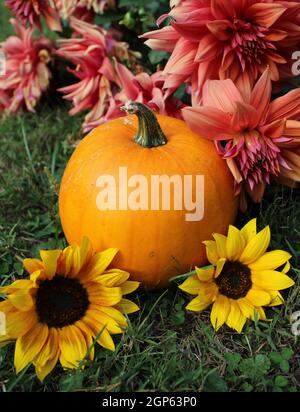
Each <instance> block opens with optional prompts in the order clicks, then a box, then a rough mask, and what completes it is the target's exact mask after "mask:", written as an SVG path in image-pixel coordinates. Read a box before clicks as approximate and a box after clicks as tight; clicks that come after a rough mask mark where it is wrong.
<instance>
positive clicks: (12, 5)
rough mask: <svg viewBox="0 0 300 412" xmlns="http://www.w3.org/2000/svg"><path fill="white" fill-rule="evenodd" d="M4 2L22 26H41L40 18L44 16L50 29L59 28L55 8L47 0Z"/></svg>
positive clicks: (56, 29) (13, 0) (11, 0)
mask: <svg viewBox="0 0 300 412" xmlns="http://www.w3.org/2000/svg"><path fill="white" fill-rule="evenodd" d="M5 4H6V6H7V7H8V8H9V9H10V10H11V11H12V13H13V14H14V15H15V16H16V17H17V19H18V20H20V21H21V22H22V24H23V25H24V26H26V25H27V24H29V25H30V26H36V27H38V28H41V21H40V18H41V17H44V19H45V21H46V23H47V25H48V27H49V28H50V29H51V30H55V31H60V30H61V24H60V18H59V15H58V13H57V10H56V9H55V7H53V4H52V2H50V1H48V0H5Z"/></svg>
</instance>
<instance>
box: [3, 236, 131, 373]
mask: <svg viewBox="0 0 300 412" xmlns="http://www.w3.org/2000/svg"><path fill="white" fill-rule="evenodd" d="M116 253H117V250H116V249H107V250H105V251H104V252H100V253H94V252H93V249H92V247H91V244H90V242H89V241H88V240H87V239H84V240H83V241H82V244H81V246H75V245H72V246H68V247H67V248H66V249H64V250H48V251H46V250H42V251H40V255H41V260H39V259H25V260H24V262H23V263H24V266H25V268H26V270H27V271H28V272H29V273H30V278H29V279H21V280H17V281H15V282H14V283H12V284H11V285H9V286H5V287H2V288H1V289H0V292H1V293H4V294H5V295H6V296H7V299H6V300H4V301H3V302H1V303H0V310H1V311H2V312H4V314H5V316H6V335H4V336H0V346H4V345H6V344H7V343H9V342H11V341H16V346H15V360H14V363H15V368H16V372H17V373H19V372H20V371H22V370H23V369H24V368H25V367H26V366H27V365H28V364H29V363H31V362H32V363H33V364H34V366H35V370H36V374H37V376H38V378H39V379H40V380H43V379H44V378H45V377H46V376H47V375H48V374H49V373H50V372H51V371H52V370H53V368H54V367H55V365H56V363H57V362H58V360H59V361H60V363H61V365H62V367H63V368H69V369H73V368H78V366H80V362H81V361H82V360H83V359H84V358H85V357H86V356H87V355H89V357H90V359H91V360H93V358H94V348H93V339H96V340H97V343H99V344H100V345H101V346H103V347H104V348H107V349H109V350H112V351H114V350H115V345H114V342H113V340H112V337H111V335H113V334H118V333H123V332H124V330H125V328H126V326H127V320H126V317H125V316H124V315H123V313H133V312H135V311H137V310H138V306H137V305H136V304H134V303H133V302H131V301H129V300H127V299H124V298H123V296H124V295H126V294H128V293H131V292H133V291H134V290H135V289H137V287H138V285H139V283H138V282H133V281H129V280H128V278H129V274H128V273H127V272H123V271H121V270H119V269H107V267H108V266H109V265H110V263H111V262H112V260H113V258H114V256H115V255H116Z"/></svg>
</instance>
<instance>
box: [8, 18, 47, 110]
mask: <svg viewBox="0 0 300 412" xmlns="http://www.w3.org/2000/svg"><path fill="white" fill-rule="evenodd" d="M11 23H12V25H13V26H14V29H15V32H16V36H11V37H9V38H8V39H7V40H6V41H5V42H4V43H2V44H1V48H2V50H3V52H4V55H5V57H6V72H5V74H4V75H3V76H0V90H1V94H0V107H1V106H2V108H4V109H5V110H6V111H8V112H16V111H18V110H19V109H20V108H21V107H22V106H25V107H26V108H27V110H29V111H34V108H35V106H36V104H37V102H38V101H39V99H40V97H41V95H42V93H43V92H44V91H45V90H46V89H47V87H48V85H49V81H50V78H51V73H50V70H49V68H48V63H49V62H50V60H51V54H52V52H53V45H52V43H51V42H50V41H49V40H48V39H46V38H44V37H40V38H38V39H33V38H32V34H33V29H32V28H27V29H26V28H25V27H23V26H22V25H21V24H20V23H18V22H17V21H16V20H14V19H11Z"/></svg>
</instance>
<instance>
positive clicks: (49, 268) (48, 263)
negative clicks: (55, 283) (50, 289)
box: [40, 250, 62, 279]
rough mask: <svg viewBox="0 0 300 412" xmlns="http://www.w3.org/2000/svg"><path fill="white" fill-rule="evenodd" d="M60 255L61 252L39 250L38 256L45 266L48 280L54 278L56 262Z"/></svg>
mask: <svg viewBox="0 0 300 412" xmlns="http://www.w3.org/2000/svg"><path fill="white" fill-rule="evenodd" d="M61 253H62V251H61V250H40V255H41V258H42V261H43V263H44V266H45V275H46V277H47V278H48V279H52V278H53V277H54V276H55V274H56V269H57V261H58V258H59V257H60V255H61Z"/></svg>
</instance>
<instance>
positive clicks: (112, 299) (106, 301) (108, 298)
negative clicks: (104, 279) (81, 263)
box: [88, 283, 122, 306]
mask: <svg viewBox="0 0 300 412" xmlns="http://www.w3.org/2000/svg"><path fill="white" fill-rule="evenodd" d="M88 294H89V299H90V301H91V303H94V304H97V305H101V306H113V305H116V304H117V303H119V302H120V300H121V299H122V290H121V288H120V287H112V288H108V287H106V286H102V285H98V284H97V283H95V285H90V286H89V287H88Z"/></svg>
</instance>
